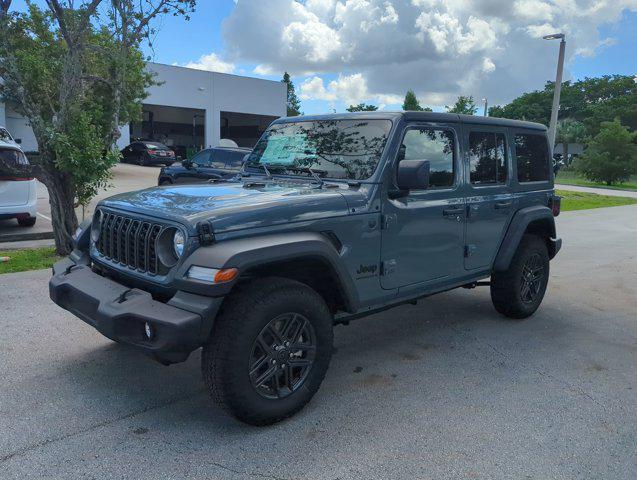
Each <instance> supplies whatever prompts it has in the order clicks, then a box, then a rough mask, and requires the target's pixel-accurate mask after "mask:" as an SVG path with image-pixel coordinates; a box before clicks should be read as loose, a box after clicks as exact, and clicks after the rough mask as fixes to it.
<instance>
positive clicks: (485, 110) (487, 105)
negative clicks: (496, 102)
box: [482, 98, 489, 117]
mask: <svg viewBox="0 0 637 480" xmlns="http://www.w3.org/2000/svg"><path fill="white" fill-rule="evenodd" d="M482 101H483V102H484V116H485V117H486V116H487V115H488V113H489V110H488V108H489V100H487V99H486V98H483V99H482Z"/></svg>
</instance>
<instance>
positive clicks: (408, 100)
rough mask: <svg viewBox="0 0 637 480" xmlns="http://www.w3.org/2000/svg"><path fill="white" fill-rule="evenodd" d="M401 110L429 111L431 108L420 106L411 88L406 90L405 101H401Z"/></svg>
mask: <svg viewBox="0 0 637 480" xmlns="http://www.w3.org/2000/svg"><path fill="white" fill-rule="evenodd" d="M403 110H404V111H405V112H431V108H429V107H425V108H423V107H421V106H420V102H418V98H416V94H415V93H414V91H413V90H407V93H406V94H405V101H404V102H403Z"/></svg>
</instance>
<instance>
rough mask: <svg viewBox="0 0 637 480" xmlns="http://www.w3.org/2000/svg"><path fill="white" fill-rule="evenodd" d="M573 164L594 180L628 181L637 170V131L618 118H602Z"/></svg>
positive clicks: (606, 181) (612, 182)
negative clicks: (610, 119)
mask: <svg viewBox="0 0 637 480" xmlns="http://www.w3.org/2000/svg"><path fill="white" fill-rule="evenodd" d="M574 166H575V168H576V169H577V170H578V171H580V172H582V173H583V174H584V176H585V177H586V178H587V179H589V180H591V181H595V182H605V183H606V184H607V185H612V184H614V183H618V182H619V183H621V182H625V181H626V180H628V179H629V178H630V176H631V175H632V174H634V173H637V132H632V133H631V132H630V131H629V130H628V128H626V127H624V126H623V125H622V124H621V123H620V122H619V121H618V120H615V121H613V122H603V123H602V124H601V128H600V131H599V133H598V134H597V135H596V136H595V137H594V138H593V140H592V141H591V142H590V143H589V145H588V148H587V149H586V151H585V152H584V154H583V155H582V156H581V157H580V158H578V159H577V160H575V163H574Z"/></svg>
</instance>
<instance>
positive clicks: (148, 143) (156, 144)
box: [145, 142, 168, 150]
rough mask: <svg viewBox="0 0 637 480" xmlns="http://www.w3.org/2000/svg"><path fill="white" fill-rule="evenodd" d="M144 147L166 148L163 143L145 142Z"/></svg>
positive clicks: (152, 148)
mask: <svg viewBox="0 0 637 480" xmlns="http://www.w3.org/2000/svg"><path fill="white" fill-rule="evenodd" d="M145 145H146V148H147V149H149V150H168V147H167V146H166V145H164V144H163V143H151V142H145Z"/></svg>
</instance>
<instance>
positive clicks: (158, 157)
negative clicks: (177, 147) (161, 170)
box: [122, 140, 175, 167]
mask: <svg viewBox="0 0 637 480" xmlns="http://www.w3.org/2000/svg"><path fill="white" fill-rule="evenodd" d="M122 157H123V158H122V162H126V163H136V164H137V165H166V166H167V167H169V166H170V165H172V164H173V163H174V162H175V152H173V151H172V150H171V149H170V148H168V147H167V146H166V145H164V144H163V143H159V142H147V141H143V140H142V141H139V142H133V143H131V144H130V145H129V146H128V147H126V148H124V149H123V150H122Z"/></svg>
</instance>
